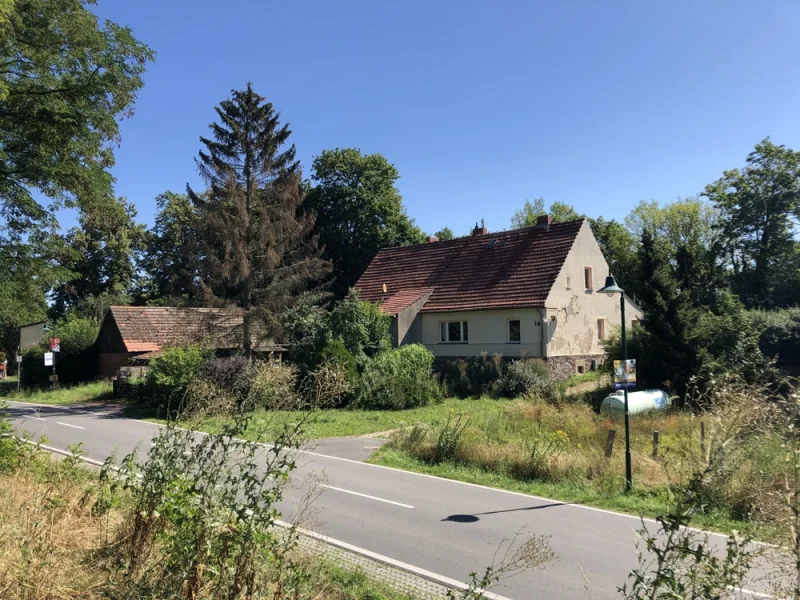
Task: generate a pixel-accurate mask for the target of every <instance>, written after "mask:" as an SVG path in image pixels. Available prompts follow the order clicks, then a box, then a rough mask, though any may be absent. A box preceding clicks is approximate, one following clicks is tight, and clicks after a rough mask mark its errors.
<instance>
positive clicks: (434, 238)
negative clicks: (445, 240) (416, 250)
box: [425, 235, 439, 244]
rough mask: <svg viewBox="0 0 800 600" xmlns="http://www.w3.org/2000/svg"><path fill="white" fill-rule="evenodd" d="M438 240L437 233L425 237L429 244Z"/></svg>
mask: <svg viewBox="0 0 800 600" xmlns="http://www.w3.org/2000/svg"><path fill="white" fill-rule="evenodd" d="M438 241H439V238H438V237H436V236H435V235H429V236H428V237H426V238H425V242H426V243H428V244H432V243H433V242H438Z"/></svg>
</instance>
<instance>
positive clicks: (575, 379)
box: [564, 371, 605, 388]
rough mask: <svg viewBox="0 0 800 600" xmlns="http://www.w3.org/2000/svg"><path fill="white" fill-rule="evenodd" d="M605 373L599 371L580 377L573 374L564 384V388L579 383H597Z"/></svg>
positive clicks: (588, 372)
mask: <svg viewBox="0 0 800 600" xmlns="http://www.w3.org/2000/svg"><path fill="white" fill-rule="evenodd" d="M604 375H605V373H602V372H600V371H587V372H586V373H583V374H581V375H578V374H575V375H572V376H571V377H570V378H569V379H567V380H566V381H565V382H564V386H565V387H567V388H571V387H575V386H576V385H580V384H581V383H586V382H588V381H599V380H600V379H601V378H602V377H603V376H604Z"/></svg>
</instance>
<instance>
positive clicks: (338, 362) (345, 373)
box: [315, 340, 360, 406]
mask: <svg viewBox="0 0 800 600" xmlns="http://www.w3.org/2000/svg"><path fill="white" fill-rule="evenodd" d="M319 358H320V363H319V366H318V367H317V369H315V370H319V369H320V368H322V367H327V368H329V369H331V368H332V369H334V370H335V371H337V372H339V373H341V375H342V377H344V380H345V381H346V382H347V387H348V388H349V390H348V391H347V393H343V394H341V395H340V397H339V398H338V402H339V404H340V405H342V406H343V405H346V404H349V403H350V402H351V401H352V400H353V397H354V394H355V393H356V392H357V391H358V386H359V381H360V377H359V375H358V365H357V364H356V359H355V357H354V356H353V355H352V354H351V353H350V351H349V350H348V349H347V348H345V345H344V343H342V342H341V341H340V340H331V341H330V342H328V343H327V345H326V346H325V348H323V349H322V352H320V355H319Z"/></svg>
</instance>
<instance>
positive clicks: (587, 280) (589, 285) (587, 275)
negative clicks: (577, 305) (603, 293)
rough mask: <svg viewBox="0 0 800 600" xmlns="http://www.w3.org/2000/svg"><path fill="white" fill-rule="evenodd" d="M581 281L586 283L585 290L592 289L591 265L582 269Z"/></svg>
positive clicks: (589, 290)
mask: <svg viewBox="0 0 800 600" xmlns="http://www.w3.org/2000/svg"><path fill="white" fill-rule="evenodd" d="M583 281H584V284H585V285H586V291H587V292H591V291H592V290H593V289H594V286H593V285H592V267H585V268H584V269H583Z"/></svg>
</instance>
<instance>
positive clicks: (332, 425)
mask: <svg viewBox="0 0 800 600" xmlns="http://www.w3.org/2000/svg"><path fill="white" fill-rule="evenodd" d="M504 403H505V402H504V401H503V400H494V399H491V398H479V399H476V400H454V399H449V400H445V401H444V402H441V403H439V404H432V405H430V406H423V407H420V408H414V409H410V410H398V411H378V410H347V409H329V410H323V411H318V412H316V413H314V414H313V415H312V416H311V418H310V419H309V421H308V423H307V426H306V428H305V430H304V435H305V436H306V437H308V438H310V439H321V438H329V437H344V436H355V435H366V434H370V433H378V432H383V431H391V430H393V429H398V428H400V427H405V426H407V425H413V424H414V423H430V424H431V425H434V426H437V425H444V424H445V423H446V422H447V419H448V417H449V416H450V415H451V414H453V413H467V414H470V415H483V414H489V413H492V412H497V410H499V409H500V408H501V407H502V405H503V404H504ZM130 414H131V416H133V415H134V412H133V410H132V411H131V412H130ZM300 414H301V413H298V412H295V411H285V410H278V411H256V412H255V413H254V414H253V421H252V423H251V425H250V428H249V429H248V433H247V434H245V437H248V438H249V439H254V437H255V436H256V435H257V434H262V435H266V436H270V435H275V434H277V433H278V432H280V431H281V429H282V427H283V425H284V424H285V423H292V422H295V421H296V420H297V419H298V418H300ZM136 416H141V415H136ZM148 420H151V421H154V422H157V423H163V422H164V421H163V420H160V419H153V418H150V419H148ZM222 422H223V419H222V418H220V417H208V418H205V419H203V420H201V421H197V422H192V423H191V425H192V426H193V427H194V428H195V429H200V430H201V431H208V432H210V433H214V432H216V431H219V429H220V426H221V424H222Z"/></svg>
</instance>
